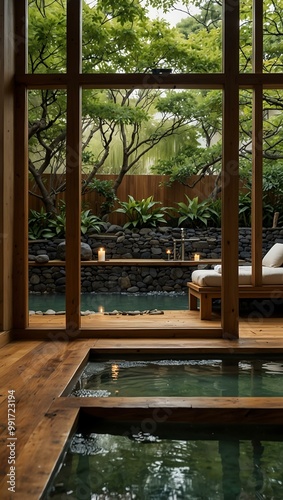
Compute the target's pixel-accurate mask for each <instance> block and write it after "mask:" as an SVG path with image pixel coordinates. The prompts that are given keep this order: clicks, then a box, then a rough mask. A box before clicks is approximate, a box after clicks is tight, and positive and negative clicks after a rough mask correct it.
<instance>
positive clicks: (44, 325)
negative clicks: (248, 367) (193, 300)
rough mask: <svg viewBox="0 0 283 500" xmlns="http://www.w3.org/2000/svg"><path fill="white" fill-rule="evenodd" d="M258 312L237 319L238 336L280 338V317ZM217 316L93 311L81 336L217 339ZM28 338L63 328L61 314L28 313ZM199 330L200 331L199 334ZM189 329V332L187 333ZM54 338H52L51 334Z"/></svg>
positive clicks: (282, 330) (23, 335)
mask: <svg viewBox="0 0 283 500" xmlns="http://www.w3.org/2000/svg"><path fill="white" fill-rule="evenodd" d="M262 316H263V314H262V313H261V312H260V311H254V312H253V313H251V314H247V315H246V316H244V315H243V316H242V317H241V318H240V327H239V335H240V338H254V339H256V338H260V337H266V338H271V337H272V338H282V339H283V320H282V318H281V317H277V316H276V315H275V316H272V317H268V318H264V317H262ZM220 325H221V321H220V315H219V314H217V313H215V312H214V313H213V315H212V319H211V320H201V319H200V315H199V311H186V310H180V311H164V314H161V315H156V316H155V315H153V316H151V315H143V316H122V315H118V316H105V315H104V314H100V313H97V314H94V315H89V316H82V318H81V327H82V329H84V331H83V332H82V333H81V336H85V337H100V338H101V337H104V338H118V337H124V336H125V332H127V333H126V335H127V336H129V337H133V338H145V337H146V338H156V337H161V338H170V337H171V338H176V337H178V338H186V337H191V338H200V337H202V338H205V337H207V338H219V337H220V336H221V335H220V333H221V332H220ZM29 326H30V328H29V330H28V332H29V338H38V329H40V330H41V331H42V332H43V333H42V334H43V335H45V337H46V338H50V335H51V336H52V332H53V330H54V332H53V333H54V335H55V332H56V331H57V330H59V329H64V328H65V317H64V316H52V315H51V316H49V315H33V316H30V324H29ZM200 330H202V333H200ZM189 331H190V333H188V332H189ZM16 338H17V339H20V338H26V333H25V332H22V333H21V332H18V333H17V334H16ZM53 338H54V337H53Z"/></svg>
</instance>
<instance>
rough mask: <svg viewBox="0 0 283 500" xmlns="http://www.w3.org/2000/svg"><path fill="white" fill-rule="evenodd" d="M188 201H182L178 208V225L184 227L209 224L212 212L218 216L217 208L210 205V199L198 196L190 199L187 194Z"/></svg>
mask: <svg viewBox="0 0 283 500" xmlns="http://www.w3.org/2000/svg"><path fill="white" fill-rule="evenodd" d="M185 197H186V198H187V203H184V202H182V201H180V202H179V203H177V205H178V208H177V209H176V211H177V213H178V214H179V219H178V225H179V226H181V225H182V226H183V227H197V226H202V225H205V226H207V224H208V222H209V220H210V218H211V216H212V214H213V215H214V217H216V216H217V212H216V210H214V208H212V207H211V206H210V202H209V200H204V201H200V202H199V200H198V196H196V197H195V198H192V199H190V198H189V196H187V195H186V194H185Z"/></svg>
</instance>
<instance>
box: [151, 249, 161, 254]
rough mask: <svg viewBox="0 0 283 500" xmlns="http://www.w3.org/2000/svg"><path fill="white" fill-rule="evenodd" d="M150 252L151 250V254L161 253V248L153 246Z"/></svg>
mask: <svg viewBox="0 0 283 500" xmlns="http://www.w3.org/2000/svg"><path fill="white" fill-rule="evenodd" d="M151 252H152V254H153V255H160V254H161V253H162V250H161V248H155V247H153V248H152V249H151Z"/></svg>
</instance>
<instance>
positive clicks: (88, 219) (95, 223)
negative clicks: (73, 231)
mask: <svg viewBox="0 0 283 500" xmlns="http://www.w3.org/2000/svg"><path fill="white" fill-rule="evenodd" d="M103 227H104V224H103V222H102V221H101V219H100V218H99V217H97V216H96V215H92V214H91V211H90V210H83V211H82V212H81V233H82V234H87V233H90V232H91V233H100V231H101V229H102V228H103Z"/></svg>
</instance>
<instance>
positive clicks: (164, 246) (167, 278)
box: [29, 225, 283, 294]
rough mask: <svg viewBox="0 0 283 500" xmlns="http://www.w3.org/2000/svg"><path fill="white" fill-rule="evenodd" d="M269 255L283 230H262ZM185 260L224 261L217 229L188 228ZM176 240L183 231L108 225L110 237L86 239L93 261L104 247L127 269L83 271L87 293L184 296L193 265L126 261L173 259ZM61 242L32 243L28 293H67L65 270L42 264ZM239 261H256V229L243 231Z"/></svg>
mask: <svg viewBox="0 0 283 500" xmlns="http://www.w3.org/2000/svg"><path fill="white" fill-rule="evenodd" d="M262 236H263V248H262V255H264V254H265V253H266V252H267V251H268V250H269V249H270V248H271V247H272V245H273V244H274V243H283V229H281V228H276V229H264V230H263V234H262ZM184 237H185V240H186V241H185V260H186V259H191V258H193V255H194V254H195V253H199V254H200V256H201V258H203V259H219V258H221V230H220V229H218V228H207V229H195V230H194V229H185V230H184ZM174 239H175V240H180V239H181V230H180V229H179V228H170V227H162V228H159V229H150V228H146V229H141V230H139V231H138V230H135V231H132V230H129V229H126V230H124V229H123V228H122V227H120V226H113V225H109V226H108V227H107V229H106V232H105V233H102V234H94V235H90V236H86V237H84V238H82V242H83V243H86V244H87V245H89V246H90V248H91V252H92V260H97V253H98V249H99V248H100V247H103V248H105V250H106V258H107V259H125V265H123V266H115V265H113V267H112V266H91V265H89V266H88V265H85V264H84V265H83V266H82V268H81V289H82V292H83V293H85V292H96V293H100V292H127V293H137V292H145V293H148V292H153V291H156V292H181V291H185V290H186V283H187V282H188V281H190V279H191V272H192V271H193V269H194V267H184V266H183V265H182V267H181V266H180V267H173V266H172V267H170V266H166V267H164V266H162V267H161V266H160V267H158V266H154V267H151V266H138V265H135V266H133V265H129V263H128V262H127V259H166V260H167V259H168V256H167V253H166V251H167V250H170V251H171V258H173V251H174ZM61 242H62V240H53V241H35V242H30V244H29V259H30V261H35V262H37V263H38V265H36V266H34V265H33V266H29V290H30V292H33V293H39V294H42V293H64V291H65V267H64V266H63V265H62V266H52V263H51V262H50V265H48V266H40V262H44V261H48V260H54V259H57V258H58V246H59V245H60V243H61ZM180 258H181V246H180V241H176V260H178V259H180ZM239 259H243V260H245V261H250V259H251V229H250V228H241V229H240V230H239Z"/></svg>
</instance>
